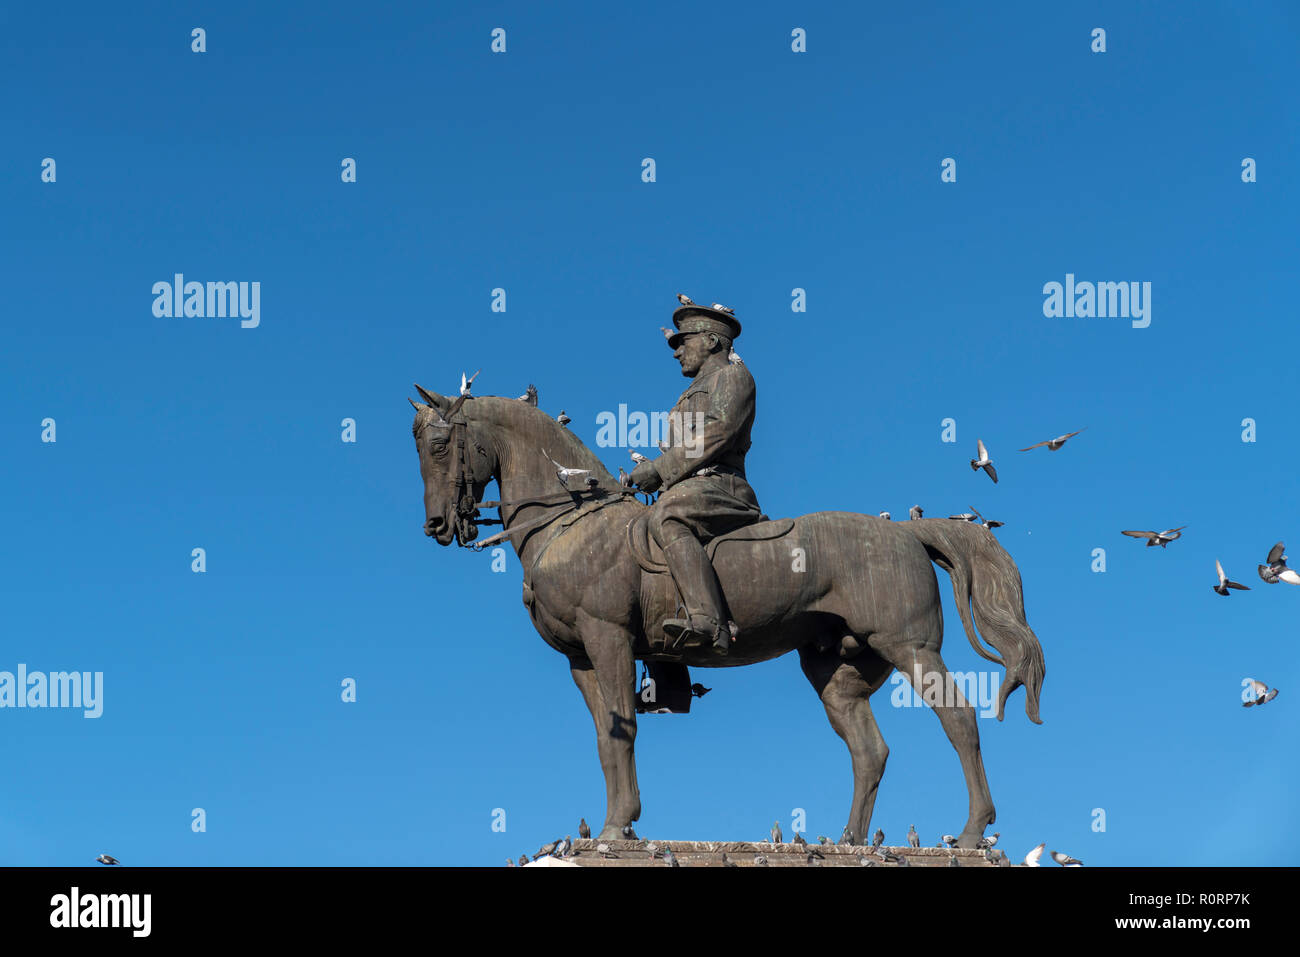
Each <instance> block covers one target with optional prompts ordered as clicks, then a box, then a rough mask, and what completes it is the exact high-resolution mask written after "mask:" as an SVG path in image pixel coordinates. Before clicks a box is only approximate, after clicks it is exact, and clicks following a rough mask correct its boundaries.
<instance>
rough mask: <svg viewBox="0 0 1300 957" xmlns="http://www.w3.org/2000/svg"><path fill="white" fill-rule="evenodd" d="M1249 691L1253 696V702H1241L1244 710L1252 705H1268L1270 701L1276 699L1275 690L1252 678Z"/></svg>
mask: <svg viewBox="0 0 1300 957" xmlns="http://www.w3.org/2000/svg"><path fill="white" fill-rule="evenodd" d="M1250 690H1251V693H1252V694H1254V695H1255V700H1254V701H1243V702H1242V707H1244V708H1249V707H1251V706H1252V705H1257V704H1268V703H1269V702H1270V701H1272V700H1273V699H1274V698H1276V697H1277V689H1276V688H1272V689H1270V688H1269V686H1268V685H1266V684H1264V682H1262V681H1256V680H1255V679H1254V678H1251V679H1250Z"/></svg>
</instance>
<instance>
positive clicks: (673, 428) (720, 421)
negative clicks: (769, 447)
mask: <svg viewBox="0 0 1300 957" xmlns="http://www.w3.org/2000/svg"><path fill="white" fill-rule="evenodd" d="M754 396H755V388H754V377H753V376H752V375H750V374H749V370H748V369H746V368H745V365H744V363H741V362H737V363H734V364H729V365H727V366H726V367H724V368H722V369H719V370H718V371H717V372H712V373H710V374H708V375H705V376H696V377H695V378H694V379H693V380H692V381H691V384H690V385H689V386H687V387H686V391H685V392H683V393H682V394H681V397H680V398H679V399H678V400H677V404H676V405H675V406H673V409H672V411H671V412H670V413H669V414H668V445H669V448H668V449H667V450H666V451H665V452H664V453H663V454H662V455H661V456H659V458H657V459H655V460H654V466H655V470H656V471H657V472H658V473H659V478H660V479H662V480H663V487H664V488H665V489H669V488H672V486H674V485H676V484H677V483H678V482H680V481H681V480H682V479H684V478H688V477H690V476H691V475H692V474H694V473H695V472H696V471H698V470H699V469H702V468H704V467H706V466H709V465H720V466H725V467H727V468H731V469H735V470H736V471H737V472H739V473H740V475H741V476H742V477H743V476H744V474H745V453H746V452H748V451H749V446H750V441H749V430H750V428H751V427H752V426H753V424H754ZM683 426H684V429H683ZM683 432H684V434H683Z"/></svg>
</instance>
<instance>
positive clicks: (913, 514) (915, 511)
mask: <svg viewBox="0 0 1300 957" xmlns="http://www.w3.org/2000/svg"><path fill="white" fill-rule="evenodd" d="M924 514H925V512H924V511H922V509H921V506H919V505H913V506H912V507H911V508H909V509H908V510H907V517H908V519H909V520H913V519H918V518H920V517H921V516H922V515H924Z"/></svg>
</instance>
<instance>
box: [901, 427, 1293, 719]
mask: <svg viewBox="0 0 1300 957" xmlns="http://www.w3.org/2000/svg"><path fill="white" fill-rule="evenodd" d="M1084 431H1086V428H1084V429H1079V430H1078V431H1075V432H1066V433H1065V434H1064V435H1058V436H1057V437H1056V438H1054V439H1047V440H1046V441H1043V442H1035V443H1034V444H1033V445H1029V446H1026V447H1025V448H1023V449H1020V450H1019V451H1021V452H1029V451H1031V450H1033V449H1039V448H1042V447H1043V446H1046V447H1047V449H1048V451H1051V452H1055V451H1057V450H1059V449H1060V448H1061V447H1062V446H1063V445H1065V443H1066V442H1068V441H1069V440H1070V439H1072V438H1074V437H1075V436H1076V435H1078V434H1079V433H1080V432H1084ZM975 446H976V452H977V454H978V458H973V459H971V460H970V467H971V469H972V470H974V471H977V472H978V471H980V470H981V469H983V470H984V472H985V473H986V474H987V475H988V477H989V478H991V479H992V480H993V482H994V484H996V483H997V480H998V473H997V469H995V468H994V467H993V458H992V457H991V456H990V455H989V450H988V447H987V446H985V444H984V440H983V439H976V440H975ZM924 514H925V512H924V510H923V509H922V508H921V506H920V505H913V506H912V507H911V508H910V509H908V512H907V517H908V519H909V520H916V519H919V518H921V517H922V516H923V515H924ZM880 517H881V518H883V519H885V520H887V521H888V520H889V519H890V517H891V516H890V514H889V513H888V512H881V513H880ZM948 517H949V518H950V519H954V520H956V521H961V522H973V523H975V524H976V525H979V526H981V527H982V528H988V529H994V528H1001V527H1002V525H1004V524H1005V523H1004V522H993V521H988V520H986V519H985V518H984V516H983V515H981V514H980V512H979V509H977V508H975V506H973V505H972V506H971V510H970V511H969V512H963V513H961V514H960V515H949V516H948ZM1186 527H1187V526H1186V525H1179V526H1178V527H1177V528H1167V529H1165V530H1164V531H1161V532H1155V531H1141V530H1136V529H1126V530H1125V531H1123V532H1121V534H1123V535H1127V536H1129V537H1130V538H1141V539H1145V540H1146V544H1147V548H1152V547H1154V546H1156V545H1159V546H1160V547H1161V548H1164V547H1166V546H1167V545H1168V544H1169V543H1170V542H1174V541H1177V540H1178V539H1180V538H1182V537H1183V529H1185V528H1186ZM1284 550H1285V546H1284V545H1283V544H1282V542H1278V543H1277V544H1276V545H1274V546H1273V547H1272V548H1271V549H1270V550H1269V553H1268V558H1267V559H1266V560H1265V562H1264V564H1262V565H1260V566H1258V568H1259V577H1260V578H1261V579H1263V580H1264V581H1265V582H1266V583H1267V584H1270V585H1276V584H1277V583H1278V582H1286V583H1287V584H1288V585H1300V571H1297V570H1296V569H1294V568H1290V567H1288V565H1287V563H1286V555H1285V554H1283V552H1284ZM1214 571H1215V573H1216V574H1217V575H1218V579H1219V580H1218V583H1217V584H1215V585H1212V586H1211V587H1212V588H1213V589H1214V590H1215V591H1216V592H1217V593H1218V594H1220V595H1224V596H1226V595H1228V594H1229V591H1230V590H1236V591H1250V586H1248V585H1243V584H1241V583H1240V582H1235V581H1232V580H1231V579H1229V578H1228V576H1227V574H1226V573H1225V572H1224V570H1223V564H1222V563H1221V562H1220V561H1219V560H1218V559H1217V558H1216V559H1215V560H1214ZM1245 680H1246V682H1247V683H1248V684H1247V685H1246V686H1248V687H1249V688H1250V690H1251V692H1252V695H1253V697H1251V699H1250V700H1248V701H1245V702H1243V704H1244V706H1245V707H1247V708H1249V707H1252V706H1253V705H1257V704H1266V703H1268V702H1269V701H1272V700H1273V699H1274V698H1276V697H1277V689H1276V688H1270V687H1268V685H1266V684H1264V683H1263V682H1262V681H1256V680H1255V679H1253V678H1247V679H1245Z"/></svg>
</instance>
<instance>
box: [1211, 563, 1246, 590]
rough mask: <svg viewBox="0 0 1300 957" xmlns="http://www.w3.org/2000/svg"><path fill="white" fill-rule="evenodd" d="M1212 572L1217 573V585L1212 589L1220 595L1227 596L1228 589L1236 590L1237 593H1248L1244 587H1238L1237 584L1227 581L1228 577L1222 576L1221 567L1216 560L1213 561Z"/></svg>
mask: <svg viewBox="0 0 1300 957" xmlns="http://www.w3.org/2000/svg"><path fill="white" fill-rule="evenodd" d="M1214 570H1215V571H1217V572H1218V573H1219V584H1217V585H1215V586H1213V587H1214V590H1215V591H1217V592H1218V593H1219V594H1220V595H1226V594H1228V589H1229V588H1236V589H1238V590H1239V591H1250V588H1249V587H1248V586H1246V585H1239V584H1237V582H1230V581H1228V576H1227V575H1225V574H1223V566H1222V565H1221V564H1219V560H1218V559H1217V558H1216V559H1215V560H1214Z"/></svg>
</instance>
